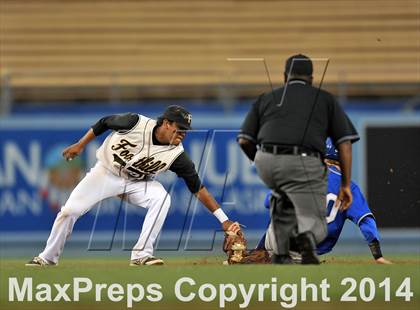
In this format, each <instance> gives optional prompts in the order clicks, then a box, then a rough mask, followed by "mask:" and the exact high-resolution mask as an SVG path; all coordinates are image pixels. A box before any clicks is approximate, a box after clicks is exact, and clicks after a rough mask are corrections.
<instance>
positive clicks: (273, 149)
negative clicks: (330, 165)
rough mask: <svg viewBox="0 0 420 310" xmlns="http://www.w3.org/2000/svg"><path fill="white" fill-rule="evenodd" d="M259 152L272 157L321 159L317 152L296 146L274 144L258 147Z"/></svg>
mask: <svg viewBox="0 0 420 310" xmlns="http://www.w3.org/2000/svg"><path fill="white" fill-rule="evenodd" d="M260 150H261V151H262V152H265V153H271V154H274V155H301V156H313V157H317V158H322V156H321V154H320V153H319V152H317V151H313V150H311V149H308V148H306V147H302V146H297V145H290V146H285V145H275V144H262V145H261V146H260Z"/></svg>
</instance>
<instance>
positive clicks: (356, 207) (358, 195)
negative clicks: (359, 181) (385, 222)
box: [347, 182, 373, 225]
mask: <svg viewBox="0 0 420 310" xmlns="http://www.w3.org/2000/svg"><path fill="white" fill-rule="evenodd" d="M351 193H352V194H353V203H352V204H351V206H350V208H348V210H347V218H348V219H350V220H351V221H352V222H353V223H355V224H356V225H359V224H360V222H361V221H362V220H363V219H364V218H365V217H367V216H372V217H373V214H372V211H370V209H369V206H368V204H367V202H366V199H365V197H364V196H363V194H362V192H361V191H360V188H359V187H358V186H357V185H356V184H355V183H353V182H352V183H351Z"/></svg>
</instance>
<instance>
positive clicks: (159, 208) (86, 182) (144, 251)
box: [39, 162, 171, 263]
mask: <svg viewBox="0 0 420 310" xmlns="http://www.w3.org/2000/svg"><path fill="white" fill-rule="evenodd" d="M121 194H125V195H126V199H127V200H128V202H130V203H132V204H134V205H137V206H140V207H143V208H146V209H148V211H147V214H146V217H145V219H144V222H143V227H142V230H141V233H140V237H139V239H138V241H137V243H136V244H135V246H134V248H133V249H132V251H131V259H132V260H133V259H138V258H144V257H147V256H151V255H153V246H154V243H155V241H156V238H157V237H158V235H159V233H160V230H161V229H162V226H163V223H164V221H165V218H166V215H167V213H168V210H169V206H170V204H171V199H170V196H169V194H168V193H167V192H166V190H165V188H164V187H163V186H162V184H160V183H159V182H157V181H147V182H146V181H131V180H126V179H124V178H121V177H118V176H116V175H114V174H113V173H111V172H110V171H109V170H107V169H106V168H105V167H104V166H103V165H102V164H101V163H100V162H97V163H96V165H95V166H94V167H93V168H92V169H91V170H90V171H89V172H88V173H87V174H86V176H85V177H84V178H83V179H82V180H81V181H80V183H79V184H78V185H77V186H76V187H75V188H74V190H73V192H72V193H71V194H70V197H69V199H68V200H67V202H66V204H65V205H64V206H63V207H62V208H61V211H60V212H59V213H58V214H57V217H56V219H55V221H54V224H53V227H52V229H51V233H50V236H49V238H48V240H47V245H46V246H45V249H44V251H43V252H42V253H40V254H39V256H40V257H41V258H43V259H45V260H47V261H50V262H54V263H57V262H58V259H59V257H60V255H61V253H62V252H63V248H64V244H65V242H66V240H67V239H68V238H69V237H70V235H71V233H72V231H73V226H74V223H75V222H76V221H77V219H78V218H79V217H80V216H82V215H83V214H85V213H87V212H88V211H89V210H90V209H92V207H93V206H95V204H97V203H98V202H100V201H102V200H104V199H106V198H110V197H114V196H117V195H121Z"/></svg>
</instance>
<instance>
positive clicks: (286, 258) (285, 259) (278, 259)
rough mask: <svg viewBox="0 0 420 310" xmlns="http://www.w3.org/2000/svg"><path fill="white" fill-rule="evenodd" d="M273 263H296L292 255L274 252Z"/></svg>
mask: <svg viewBox="0 0 420 310" xmlns="http://www.w3.org/2000/svg"><path fill="white" fill-rule="evenodd" d="M271 263H272V264H278V265H291V264H294V262H293V259H292V258H291V257H290V255H277V254H273V255H272V256H271Z"/></svg>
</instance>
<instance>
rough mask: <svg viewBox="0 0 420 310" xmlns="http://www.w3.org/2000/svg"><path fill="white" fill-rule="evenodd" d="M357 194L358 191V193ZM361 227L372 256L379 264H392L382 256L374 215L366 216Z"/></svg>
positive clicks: (360, 224) (361, 222)
mask: <svg viewBox="0 0 420 310" xmlns="http://www.w3.org/2000/svg"><path fill="white" fill-rule="evenodd" d="M356 196H357V193H356ZM359 228H360V231H361V233H362V234H363V236H364V237H365V239H366V241H367V242H368V245H369V249H370V251H371V252H372V256H373V258H374V259H375V261H376V263H378V264H387V265H389V264H392V263H391V262H390V261H389V260H387V259H385V258H384V257H383V256H382V250H381V243H380V242H379V232H378V228H377V226H376V221H375V218H374V217H373V216H366V217H365V218H363V219H362V220H361V221H360V223H359Z"/></svg>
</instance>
